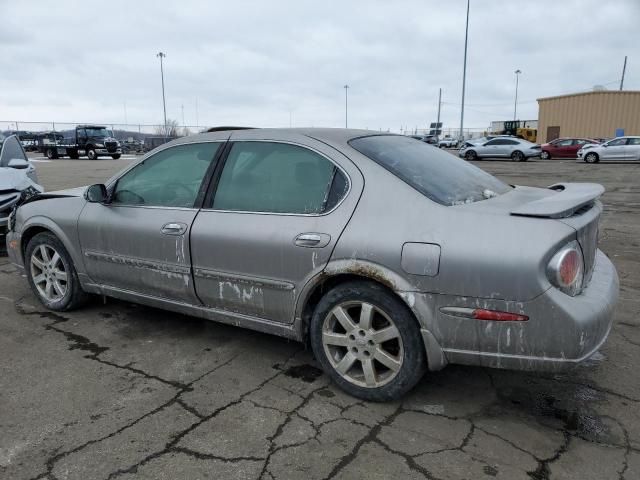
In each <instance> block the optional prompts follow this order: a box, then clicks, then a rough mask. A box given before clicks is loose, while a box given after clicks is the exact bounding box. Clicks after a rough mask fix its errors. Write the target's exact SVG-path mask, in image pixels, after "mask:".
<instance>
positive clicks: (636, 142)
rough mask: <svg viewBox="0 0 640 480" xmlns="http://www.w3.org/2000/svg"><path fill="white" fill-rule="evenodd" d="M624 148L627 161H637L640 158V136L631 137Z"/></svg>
mask: <svg viewBox="0 0 640 480" xmlns="http://www.w3.org/2000/svg"><path fill="white" fill-rule="evenodd" d="M624 148H625V153H624V159H625V161H628V162H635V161H638V160H640V137H633V138H630V139H629V141H628V142H627V144H626V145H625V147H624Z"/></svg>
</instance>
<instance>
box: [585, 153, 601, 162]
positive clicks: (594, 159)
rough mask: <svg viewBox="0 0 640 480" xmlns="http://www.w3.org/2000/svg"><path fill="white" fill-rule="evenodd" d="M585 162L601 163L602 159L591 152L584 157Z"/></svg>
mask: <svg viewBox="0 0 640 480" xmlns="http://www.w3.org/2000/svg"><path fill="white" fill-rule="evenodd" d="M584 161H585V162H587V163H598V162H599V161H600V157H598V154H597V153H596V152H589V153H587V154H586V155H585V156H584Z"/></svg>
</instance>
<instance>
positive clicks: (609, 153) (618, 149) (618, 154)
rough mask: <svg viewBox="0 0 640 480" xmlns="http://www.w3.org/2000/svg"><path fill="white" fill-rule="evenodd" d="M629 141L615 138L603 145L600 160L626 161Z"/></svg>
mask: <svg viewBox="0 0 640 480" xmlns="http://www.w3.org/2000/svg"><path fill="white" fill-rule="evenodd" d="M626 144H627V139H626V138H614V139H613V140H610V141H608V142H607V143H605V144H603V145H602V148H601V149H600V152H601V153H600V159H602V160H624V157H625V151H626V148H625V146H626Z"/></svg>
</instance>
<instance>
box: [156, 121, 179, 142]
mask: <svg viewBox="0 0 640 480" xmlns="http://www.w3.org/2000/svg"><path fill="white" fill-rule="evenodd" d="M155 133H156V135H163V136H167V137H177V136H179V132H178V121H177V120H172V119H170V118H167V124H166V125H158V126H157V127H156V128H155Z"/></svg>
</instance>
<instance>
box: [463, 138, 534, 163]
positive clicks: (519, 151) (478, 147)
mask: <svg viewBox="0 0 640 480" xmlns="http://www.w3.org/2000/svg"><path fill="white" fill-rule="evenodd" d="M541 153H542V149H541V147H540V145H537V144H535V143H531V142H529V141H527V140H523V139H521V138H517V137H496V138H492V139H491V140H489V141H487V142H484V143H470V142H466V143H465V144H464V145H463V146H462V148H460V151H459V152H458V155H459V156H460V157H462V158H464V159H465V160H469V161H472V160H477V159H479V158H511V160H513V161H514V162H525V161H527V159H529V158H532V157H539V156H540V154H541Z"/></svg>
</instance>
